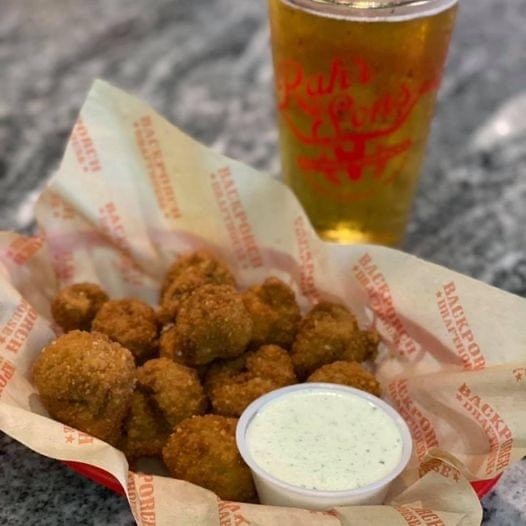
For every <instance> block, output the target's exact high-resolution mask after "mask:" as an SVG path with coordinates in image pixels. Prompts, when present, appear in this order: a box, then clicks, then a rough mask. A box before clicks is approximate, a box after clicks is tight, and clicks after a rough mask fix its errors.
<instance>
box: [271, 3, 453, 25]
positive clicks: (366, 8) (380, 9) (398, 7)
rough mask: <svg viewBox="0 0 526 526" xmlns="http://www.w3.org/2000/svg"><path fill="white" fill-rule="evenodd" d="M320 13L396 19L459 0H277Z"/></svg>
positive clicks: (443, 7) (438, 9) (436, 10)
mask: <svg viewBox="0 0 526 526" xmlns="http://www.w3.org/2000/svg"><path fill="white" fill-rule="evenodd" d="M279 1H282V2H284V3H286V4H289V5H290V6H291V7H293V8H296V9H301V10H303V11H307V12H310V13H313V14H317V15H320V16H329V17H333V18H344V19H350V20H355V19H356V20H378V19H381V20H382V21H387V22H389V21H399V20H407V19H411V18H421V17H424V16H431V15H435V14H438V13H441V12H442V11H445V10H446V9H449V8H451V7H453V6H454V5H456V4H458V2H459V1H460V0H279Z"/></svg>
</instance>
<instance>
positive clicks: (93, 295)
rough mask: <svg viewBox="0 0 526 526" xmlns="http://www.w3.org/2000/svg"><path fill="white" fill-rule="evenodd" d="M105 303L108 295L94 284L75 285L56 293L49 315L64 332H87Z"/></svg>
mask: <svg viewBox="0 0 526 526" xmlns="http://www.w3.org/2000/svg"><path fill="white" fill-rule="evenodd" d="M106 301H108V295H107V294H106V293H105V292H104V291H103V290H102V289H101V288H100V287H99V286H98V285H96V284H95V283H76V284H74V285H70V286H69V287H65V288H63V289H61V290H60V291H59V292H58V294H57V295H56V296H55V298H54V299H53V301H52V303H51V314H52V315H53V319H54V320H55V321H56V322H57V324H58V325H60V327H62V329H63V330H64V332H68V331H74V330H80V331H89V330H90V327H91V322H92V321H93V318H95V315H96V314H97V312H98V311H99V309H100V308H101V307H102V305H103V303H105V302H106Z"/></svg>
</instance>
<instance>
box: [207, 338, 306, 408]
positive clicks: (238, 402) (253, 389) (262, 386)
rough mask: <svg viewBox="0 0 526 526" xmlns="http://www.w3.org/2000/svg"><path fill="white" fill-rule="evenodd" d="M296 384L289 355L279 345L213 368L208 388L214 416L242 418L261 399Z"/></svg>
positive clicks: (208, 378) (265, 346)
mask: <svg viewBox="0 0 526 526" xmlns="http://www.w3.org/2000/svg"><path fill="white" fill-rule="evenodd" d="M296 382H297V379H296V375H295V374H294V368H293V366H292V360H291V359H290V356H289V354H288V353H287V351H285V350H284V349H282V348H281V347H278V346H277V345H264V346H263V347H260V348H259V349H258V350H257V351H253V352H249V353H246V354H244V355H242V356H241V357H239V358H236V359H235V360H230V361H225V362H219V363H217V364H213V365H212V366H211V367H210V369H209V371H208V373H207V376H206V381H205V387H206V390H207V392H208V396H209V398H210V402H211V403H212V408H213V410H214V413H217V414H220V415H224V416H241V413H243V411H244V410H245V409H246V408H247V407H248V406H249V405H250V404H251V403H252V402H253V401H254V400H256V399H257V398H259V397H260V396H263V395H264V394H267V393H269V392H270V391H274V390H275V389H279V388H280V387H285V386H287V385H292V384H295V383H296Z"/></svg>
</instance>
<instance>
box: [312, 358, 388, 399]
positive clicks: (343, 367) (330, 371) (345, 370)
mask: <svg viewBox="0 0 526 526" xmlns="http://www.w3.org/2000/svg"><path fill="white" fill-rule="evenodd" d="M307 382H323V383H329V384H340V385H346V386H348V387H354V388H355V389H360V390H361V391H367V392H368V393H371V394H372V395H374V396H380V383H379V382H378V380H377V379H376V378H375V377H374V375H373V374H371V373H370V372H369V371H367V370H366V369H364V368H363V367H362V366H361V365H360V364H359V363H358V362H343V361H339V362H333V363H330V364H327V365H323V366H322V367H320V368H319V369H317V370H316V371H314V372H313V373H312V374H311V375H310V376H309V378H308V379H307Z"/></svg>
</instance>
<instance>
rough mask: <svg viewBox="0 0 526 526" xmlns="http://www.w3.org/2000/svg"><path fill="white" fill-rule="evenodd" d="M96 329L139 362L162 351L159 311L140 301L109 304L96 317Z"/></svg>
mask: <svg viewBox="0 0 526 526" xmlns="http://www.w3.org/2000/svg"><path fill="white" fill-rule="evenodd" d="M92 328H93V330H95V331H99V332H102V333H104V334H106V335H107V336H108V337H109V338H111V339H112V340H114V341H116V342H119V343H120V344H121V345H122V346H124V347H126V348H127V349H129V350H130V351H131V352H132V354H133V355H134V356H135V359H136V360H137V363H141V362H143V361H144V360H146V359H148V358H150V357H152V356H153V355H154V354H155V352H156V351H157V348H158V343H159V342H158V324H157V318H156V316H155V311H154V310H153V309H152V307H150V305H148V304H147V303H144V302H142V301H140V300H136V299H131V298H129V299H121V300H110V301H108V302H106V303H105V304H104V305H103V306H102V307H101V309H100V310H99V312H98V313H97V316H95V319H94V320H93V324H92Z"/></svg>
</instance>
